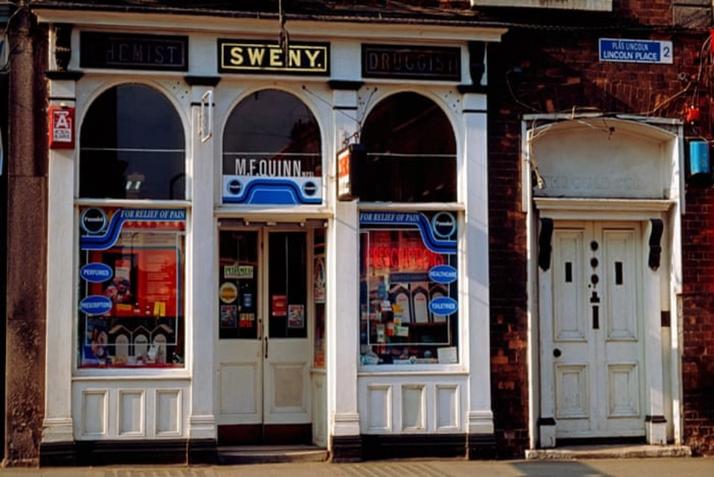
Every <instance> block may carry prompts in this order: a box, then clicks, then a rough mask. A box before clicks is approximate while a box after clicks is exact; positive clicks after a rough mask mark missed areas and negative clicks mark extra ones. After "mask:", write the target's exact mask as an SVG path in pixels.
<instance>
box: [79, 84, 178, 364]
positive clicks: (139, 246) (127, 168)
mask: <svg viewBox="0 0 714 477" xmlns="http://www.w3.org/2000/svg"><path fill="white" fill-rule="evenodd" d="M80 141H81V148H80V166H79V169H80V174H79V176H80V177H79V181H80V183H79V195H80V198H79V199H78V201H77V202H78V217H79V230H78V238H79V243H78V248H79V271H78V303H77V309H78V324H79V328H78V350H77V351H78V366H79V368H130V369H132V368H175V367H183V366H184V341H185V339H184V282H185V278H184V256H185V253H184V243H185V225H186V215H187V214H186V209H183V208H161V207H159V206H157V205H156V203H155V202H153V201H147V200H145V199H153V200H171V199H175V200H176V199H178V200H183V199H185V197H186V191H185V160H186V157H185V156H186V155H185V146H184V133H183V126H182V124H181V121H180V118H179V116H178V114H177V112H176V110H175V109H174V107H173V106H172V105H171V103H170V102H169V101H168V100H167V99H166V98H165V97H164V96H163V95H162V94H161V93H159V92H158V91H156V90H154V89H153V88H150V87H148V86H143V85H136V84H127V85H121V86H116V87H114V88H112V89H110V90H108V91H106V92H104V93H103V94H102V95H101V96H99V98H97V100H96V101H94V103H92V105H91V106H90V108H89V111H88V112H87V115H86V117H85V119H84V124H83V126H82V131H81V137H80ZM86 199H92V205H87V204H86V203H83V201H84V200H86ZM97 199H124V200H125V201H126V204H127V205H126V206H122V207H116V206H109V205H108V206H101V205H97V202H99V204H101V200H100V201H97Z"/></svg>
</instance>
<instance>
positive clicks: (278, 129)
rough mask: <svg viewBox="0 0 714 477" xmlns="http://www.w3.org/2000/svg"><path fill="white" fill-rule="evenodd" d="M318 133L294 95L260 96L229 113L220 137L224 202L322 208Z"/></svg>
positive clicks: (274, 93)
mask: <svg viewBox="0 0 714 477" xmlns="http://www.w3.org/2000/svg"><path fill="white" fill-rule="evenodd" d="M321 176H322V155H321V145H320V129H319V126H318V124H317V121H316V120H315V117H314V116H313V114H312V112H310V110H309V109H308V108H307V106H305V104H303V102H302V101H300V100H299V99H298V98H296V97H295V96H293V95H291V94H288V93H285V92H282V91H277V90H264V91H258V92H255V93H253V94H252V95H250V96H249V97H247V98H246V99H244V100H243V101H241V103H240V104H239V105H238V106H237V107H236V108H235V109H234V110H233V112H232V113H231V115H230V117H229V118H228V123H227V124H226V129H225V132H224V134H223V201H224V202H227V203H246V204H320V203H322V178H321Z"/></svg>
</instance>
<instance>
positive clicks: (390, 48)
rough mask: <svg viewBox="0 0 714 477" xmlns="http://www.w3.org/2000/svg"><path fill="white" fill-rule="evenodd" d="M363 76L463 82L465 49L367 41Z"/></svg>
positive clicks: (364, 49)
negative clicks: (372, 43)
mask: <svg viewBox="0 0 714 477" xmlns="http://www.w3.org/2000/svg"><path fill="white" fill-rule="evenodd" d="M362 76H363V77H365V78H401V79H412V80H441V81H461V49H460V48H458V47H447V46H405V45H369V44H363V45H362Z"/></svg>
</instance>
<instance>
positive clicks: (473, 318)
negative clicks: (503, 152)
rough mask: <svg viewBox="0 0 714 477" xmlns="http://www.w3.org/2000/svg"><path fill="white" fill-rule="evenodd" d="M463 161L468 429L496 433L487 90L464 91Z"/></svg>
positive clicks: (463, 297)
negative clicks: (489, 224)
mask: <svg viewBox="0 0 714 477" xmlns="http://www.w3.org/2000/svg"><path fill="white" fill-rule="evenodd" d="M463 105H464V125H465V134H466V138H465V141H464V145H465V147H464V158H465V161H464V167H463V168H462V169H461V171H462V172H461V175H460V178H459V180H460V181H461V183H460V187H459V190H460V191H462V193H463V197H464V199H465V203H466V218H465V223H464V250H462V251H461V253H462V262H461V263H463V264H464V266H465V268H466V277H467V278H466V284H465V285H466V286H465V288H464V289H463V290H464V292H465V296H462V297H461V301H462V303H463V302H466V303H467V304H468V308H467V310H468V316H464V317H463V322H462V327H463V330H464V335H463V336H465V337H466V339H467V340H468V348H467V351H468V355H467V356H466V357H465V359H466V360H467V361H468V367H469V403H468V406H469V408H468V422H467V429H468V432H469V434H493V432H494V429H493V412H492V410H491V372H490V368H491V365H490V363H491V359H490V345H489V322H490V307H489V263H488V160H487V127H486V96H485V95H481V94H465V95H464V101H463Z"/></svg>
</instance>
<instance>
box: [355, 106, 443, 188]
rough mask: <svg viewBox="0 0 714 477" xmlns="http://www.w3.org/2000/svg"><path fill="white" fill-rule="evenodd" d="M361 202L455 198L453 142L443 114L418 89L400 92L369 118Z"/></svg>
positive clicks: (376, 109)
mask: <svg viewBox="0 0 714 477" xmlns="http://www.w3.org/2000/svg"><path fill="white" fill-rule="evenodd" d="M361 142H362V144H363V145H364V147H365V149H366V152H367V159H366V163H365V164H364V165H363V167H362V172H361V174H363V175H364V176H363V177H365V178H367V179H366V182H368V183H369V184H370V185H369V186H365V187H364V188H363V189H364V190H360V200H362V201H385V202H454V201H456V140H455V138H454V131H453V129H452V128H451V123H450V122H449V120H448V118H447V117H446V114H444V112H443V111H442V110H441V108H439V106H437V105H436V104H435V103H434V102H433V101H432V100H430V99H429V98H426V97H424V96H422V95H420V94H416V93H398V94H395V95H393V96H390V97H388V98H387V99H385V100H384V101H382V102H381V103H380V104H378V105H377V106H376V107H375V108H374V109H373V110H372V112H371V113H370V114H369V116H367V119H366V121H365V123H364V128H363V130H362V135H361Z"/></svg>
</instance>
